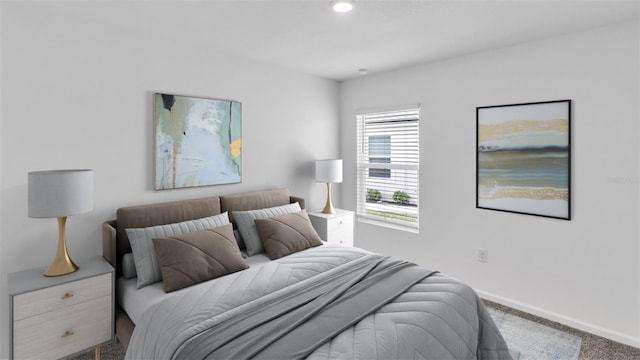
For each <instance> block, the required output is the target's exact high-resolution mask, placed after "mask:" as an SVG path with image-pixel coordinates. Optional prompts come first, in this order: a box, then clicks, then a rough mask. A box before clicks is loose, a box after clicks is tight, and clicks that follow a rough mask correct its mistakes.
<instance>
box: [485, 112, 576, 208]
mask: <svg viewBox="0 0 640 360" xmlns="http://www.w3.org/2000/svg"><path fill="white" fill-rule="evenodd" d="M476 121H477V123H476V126H477V127H476V129H477V138H476V207H477V208H482V209H491V210H499V211H507V212H514V213H521V214H529V215H537V216H545V217H552V218H558V219H565V220H569V219H571V202H570V195H571V191H570V188H571V126H570V125H571V100H558V101H545V102H536V103H526V104H512V105H498V106H483V107H478V108H476Z"/></svg>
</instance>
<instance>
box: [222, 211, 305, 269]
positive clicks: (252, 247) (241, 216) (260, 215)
mask: <svg viewBox="0 0 640 360" xmlns="http://www.w3.org/2000/svg"><path fill="white" fill-rule="evenodd" d="M300 210H302V209H300V205H299V204H298V203H293V204H287V205H282V206H276V207H271V208H266V209H258V210H247V211H232V212H231V214H232V215H233V218H234V219H235V221H236V224H237V225H238V230H240V235H242V239H243V240H244V244H245V246H246V248H247V255H249V256H253V255H256V254H260V253H262V252H264V247H262V242H260V236H258V230H256V225H255V223H254V220H255V219H266V218H270V217H274V216H278V215H284V214H291V213H296V212H299V211H300Z"/></svg>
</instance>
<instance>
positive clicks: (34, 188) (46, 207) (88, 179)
mask: <svg viewBox="0 0 640 360" xmlns="http://www.w3.org/2000/svg"><path fill="white" fill-rule="evenodd" d="M92 209H93V170H86V169H81V170H52V171H33V172H30V173H29V217H31V218H55V217H63V216H69V215H77V214H82V213H85V212H88V211H91V210H92Z"/></svg>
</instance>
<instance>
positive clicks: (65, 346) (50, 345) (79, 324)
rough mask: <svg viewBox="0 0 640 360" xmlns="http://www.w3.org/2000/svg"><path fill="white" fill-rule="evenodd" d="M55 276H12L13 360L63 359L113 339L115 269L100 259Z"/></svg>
mask: <svg viewBox="0 0 640 360" xmlns="http://www.w3.org/2000/svg"><path fill="white" fill-rule="evenodd" d="M76 264H78V266H79V267H80V268H79V269H78V271H76V272H74V273H71V274H68V275H63V276H56V277H46V276H44V275H43V273H44V270H45V269H46V268H44V267H43V268H38V269H31V270H25V271H19V272H15V273H12V274H9V276H8V290H9V296H10V297H11V299H10V302H9V304H10V307H11V308H10V309H11V310H10V316H11V321H10V324H11V325H10V326H11V332H10V334H11V358H15V359H34V358H35V359H59V358H62V357H67V356H69V355H73V354H77V353H80V352H83V351H86V350H88V349H91V348H96V351H95V355H96V358H99V357H100V348H99V346H101V345H104V344H107V343H110V342H112V341H113V340H114V329H113V312H114V291H113V289H114V276H115V274H114V269H113V267H112V266H111V265H110V264H109V263H108V262H107V261H106V260H105V259H103V258H102V257H101V256H100V257H93V258H87V259H84V261H77V262H76Z"/></svg>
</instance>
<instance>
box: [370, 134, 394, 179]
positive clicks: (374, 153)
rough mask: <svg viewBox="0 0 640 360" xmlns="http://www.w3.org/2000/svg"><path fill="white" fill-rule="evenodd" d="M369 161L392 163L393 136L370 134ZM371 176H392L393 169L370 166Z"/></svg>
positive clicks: (388, 177)
mask: <svg viewBox="0 0 640 360" xmlns="http://www.w3.org/2000/svg"><path fill="white" fill-rule="evenodd" d="M369 162H370V163H380V164H390V163H391V136H389V135H373V136H369ZM369 177H379V178H387V179H390V178H391V169H375V168H369Z"/></svg>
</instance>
